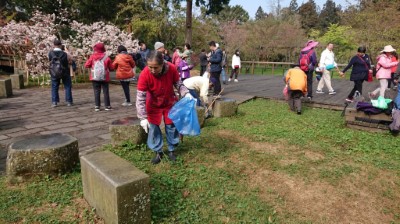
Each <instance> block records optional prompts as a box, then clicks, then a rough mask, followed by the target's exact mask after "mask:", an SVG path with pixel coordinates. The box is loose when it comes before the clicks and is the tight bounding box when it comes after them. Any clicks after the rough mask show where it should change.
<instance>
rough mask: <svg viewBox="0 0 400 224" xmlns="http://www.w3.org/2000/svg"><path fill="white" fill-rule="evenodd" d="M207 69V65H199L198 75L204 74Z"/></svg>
mask: <svg viewBox="0 0 400 224" xmlns="http://www.w3.org/2000/svg"><path fill="white" fill-rule="evenodd" d="M206 71H207V65H202V66H200V75H204V72H206Z"/></svg>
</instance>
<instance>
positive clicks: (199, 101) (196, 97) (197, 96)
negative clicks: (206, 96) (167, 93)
mask: <svg viewBox="0 0 400 224" xmlns="http://www.w3.org/2000/svg"><path fill="white" fill-rule="evenodd" d="M189 93H190V95H192V96H193V98H195V99H196V100H197V103H196V106H198V107H200V106H201V105H202V103H201V100H200V97H199V94H197V91H196V90H194V89H189Z"/></svg>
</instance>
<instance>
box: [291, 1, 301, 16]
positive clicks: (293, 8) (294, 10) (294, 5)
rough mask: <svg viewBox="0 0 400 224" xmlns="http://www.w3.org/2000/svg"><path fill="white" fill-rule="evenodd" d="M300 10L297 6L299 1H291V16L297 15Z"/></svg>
mask: <svg viewBox="0 0 400 224" xmlns="http://www.w3.org/2000/svg"><path fill="white" fill-rule="evenodd" d="M298 9H299V5H297V1H296V0H291V1H290V4H289V11H290V13H291V14H295V13H297V11H298Z"/></svg>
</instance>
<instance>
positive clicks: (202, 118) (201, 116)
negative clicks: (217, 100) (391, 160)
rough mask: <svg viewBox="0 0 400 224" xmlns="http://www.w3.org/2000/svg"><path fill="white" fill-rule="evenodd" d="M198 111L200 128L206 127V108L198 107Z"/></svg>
mask: <svg viewBox="0 0 400 224" xmlns="http://www.w3.org/2000/svg"><path fill="white" fill-rule="evenodd" d="M196 111H197V118H198V119H199V124H200V128H202V127H204V123H205V120H206V117H205V112H206V110H205V108H204V107H196Z"/></svg>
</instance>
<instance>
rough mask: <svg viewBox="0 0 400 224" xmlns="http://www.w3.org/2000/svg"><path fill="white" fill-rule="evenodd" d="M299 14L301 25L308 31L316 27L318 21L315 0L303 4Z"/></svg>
mask: <svg viewBox="0 0 400 224" xmlns="http://www.w3.org/2000/svg"><path fill="white" fill-rule="evenodd" d="M299 14H300V17H301V27H302V28H303V29H305V30H306V31H307V32H308V31H309V30H310V29H312V28H315V27H316V26H317V22H318V13H317V5H316V4H315V2H314V0H309V1H308V2H306V3H304V4H302V5H301V6H300V8H299Z"/></svg>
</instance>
